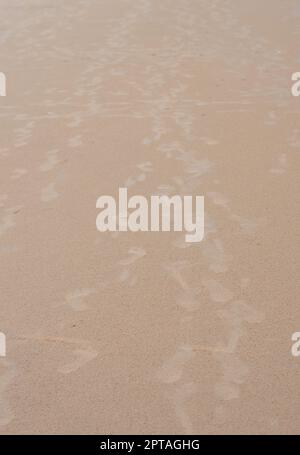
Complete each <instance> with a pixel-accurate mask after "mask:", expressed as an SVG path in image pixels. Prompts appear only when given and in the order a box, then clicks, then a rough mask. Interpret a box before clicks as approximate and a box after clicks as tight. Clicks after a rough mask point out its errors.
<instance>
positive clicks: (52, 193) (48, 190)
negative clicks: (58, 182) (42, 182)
mask: <svg viewBox="0 0 300 455" xmlns="http://www.w3.org/2000/svg"><path fill="white" fill-rule="evenodd" d="M57 197H58V193H57V191H56V190H55V182H52V183H50V184H49V185H48V186H46V187H45V188H43V189H42V193H41V201H42V202H50V201H53V200H54V199H56V198H57Z"/></svg>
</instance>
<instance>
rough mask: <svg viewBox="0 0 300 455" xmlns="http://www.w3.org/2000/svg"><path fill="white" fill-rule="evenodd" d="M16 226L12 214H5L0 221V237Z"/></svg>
mask: <svg viewBox="0 0 300 455" xmlns="http://www.w3.org/2000/svg"><path fill="white" fill-rule="evenodd" d="M10 210H11V209H10ZM15 225H16V222H15V220H14V213H12V212H8V213H6V214H5V215H4V216H3V218H2V220H1V221H0V237H2V235H3V234H4V233H5V232H6V231H8V230H9V229H11V228H12V227H14V226H15Z"/></svg>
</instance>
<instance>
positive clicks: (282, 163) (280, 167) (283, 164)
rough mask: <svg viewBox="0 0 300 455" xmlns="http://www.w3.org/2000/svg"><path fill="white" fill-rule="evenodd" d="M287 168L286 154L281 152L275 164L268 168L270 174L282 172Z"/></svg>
mask: <svg viewBox="0 0 300 455" xmlns="http://www.w3.org/2000/svg"><path fill="white" fill-rule="evenodd" d="M286 170H287V155H286V153H281V155H279V157H278V159H277V165H276V166H275V167H272V168H271V169H270V172H271V174H279V175H280V174H284V173H285V172H286Z"/></svg>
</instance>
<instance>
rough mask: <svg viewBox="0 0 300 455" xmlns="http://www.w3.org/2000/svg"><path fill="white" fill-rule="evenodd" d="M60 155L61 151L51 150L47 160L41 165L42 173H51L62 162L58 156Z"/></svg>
mask: <svg viewBox="0 0 300 455" xmlns="http://www.w3.org/2000/svg"><path fill="white" fill-rule="evenodd" d="M58 153H59V149H53V150H49V152H48V154H47V160H46V161H45V162H44V163H43V164H41V165H40V167H39V169H40V171H42V172H47V171H51V170H52V169H54V167H55V166H56V165H57V164H58V163H59V162H60V160H59V158H58V157H57V154H58Z"/></svg>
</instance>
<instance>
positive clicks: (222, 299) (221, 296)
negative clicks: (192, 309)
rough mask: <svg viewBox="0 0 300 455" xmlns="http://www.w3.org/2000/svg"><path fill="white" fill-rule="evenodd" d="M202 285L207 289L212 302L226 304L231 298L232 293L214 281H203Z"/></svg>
mask: <svg viewBox="0 0 300 455" xmlns="http://www.w3.org/2000/svg"><path fill="white" fill-rule="evenodd" d="M202 284H203V286H204V287H205V288H206V289H207V291H208V293H209V297H210V298H211V300H213V301H214V302H218V303H226V302H228V301H229V300H231V299H232V298H233V293H232V292H231V291H230V290H229V289H227V288H225V287H224V286H223V285H222V284H220V283H218V282H217V281H216V280H213V279H209V280H203V281H202Z"/></svg>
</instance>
